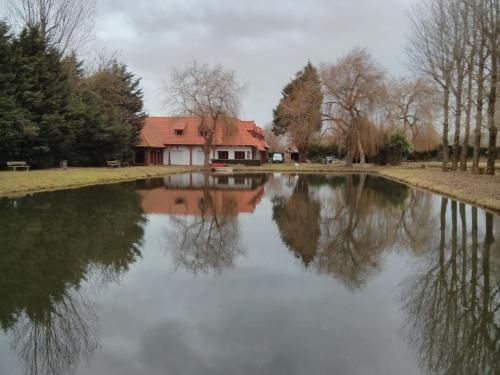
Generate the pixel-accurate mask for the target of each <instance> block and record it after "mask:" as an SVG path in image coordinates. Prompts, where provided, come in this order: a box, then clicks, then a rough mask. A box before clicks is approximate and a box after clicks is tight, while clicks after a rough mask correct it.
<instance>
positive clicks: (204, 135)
mask: <svg viewBox="0 0 500 375" xmlns="http://www.w3.org/2000/svg"><path fill="white" fill-rule="evenodd" d="M200 135H201V136H202V137H206V136H207V135H208V131H206V130H200Z"/></svg>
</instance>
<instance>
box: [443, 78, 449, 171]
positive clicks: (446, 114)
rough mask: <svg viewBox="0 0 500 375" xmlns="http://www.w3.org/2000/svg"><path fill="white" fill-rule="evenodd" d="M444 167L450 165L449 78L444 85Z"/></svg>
mask: <svg viewBox="0 0 500 375" xmlns="http://www.w3.org/2000/svg"><path fill="white" fill-rule="evenodd" d="M443 111H444V116H443V168H446V167H447V166H448V163H449V161H450V156H449V149H448V125H449V121H450V118H449V111H450V83H449V80H448V81H447V82H446V85H445V86H444V103H443Z"/></svg>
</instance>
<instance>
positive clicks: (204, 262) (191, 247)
mask: <svg viewBox="0 0 500 375" xmlns="http://www.w3.org/2000/svg"><path fill="white" fill-rule="evenodd" d="M223 199H224V200H223V202H221V205H220V207H222V209H218V207H219V205H218V206H216V204H215V200H214V197H213V192H212V191H211V190H210V188H209V184H208V175H206V176H205V186H204V188H203V198H202V199H200V201H199V202H198V204H199V209H200V215H195V216H173V217H171V222H172V224H173V225H172V228H171V229H170V230H169V232H168V234H167V236H168V238H169V243H170V248H171V250H172V253H173V257H174V263H175V264H176V266H177V267H180V266H181V267H184V268H186V269H188V270H190V271H191V272H193V273H194V274H198V273H200V272H201V273H209V272H214V273H216V274H220V273H221V272H222V271H224V270H226V269H230V268H233V267H234V263H235V260H236V259H237V258H238V257H239V256H240V255H242V254H244V250H243V249H242V247H241V245H240V232H239V227H238V218H237V214H238V212H237V209H238V202H236V201H235V200H234V197H231V196H223Z"/></svg>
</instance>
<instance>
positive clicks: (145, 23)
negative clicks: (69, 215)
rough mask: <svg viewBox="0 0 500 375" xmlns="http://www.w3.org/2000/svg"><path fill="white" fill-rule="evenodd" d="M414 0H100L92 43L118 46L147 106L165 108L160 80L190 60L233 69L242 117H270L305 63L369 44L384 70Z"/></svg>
mask: <svg viewBox="0 0 500 375" xmlns="http://www.w3.org/2000/svg"><path fill="white" fill-rule="evenodd" d="M413 2H414V0H296V1H294V0H275V1H271V0H254V1H234V0H188V1H185V0H170V1H165V0H148V1H142V2H138V1H134V0H121V1H120V0H108V1H104V0H102V1H100V2H99V8H98V19H97V23H96V34H97V38H96V40H95V45H94V47H95V48H96V49H101V48H106V49H108V50H118V51H120V53H121V56H122V59H123V60H124V61H125V62H126V63H128V64H129V66H130V67H131V68H132V69H133V70H134V71H135V72H136V73H137V74H138V75H139V76H141V77H143V83H144V88H145V101H146V109H147V110H148V111H149V112H150V113H152V114H164V113H168V109H166V108H164V105H163V101H162V100H161V95H160V94H161V87H162V82H163V81H164V80H165V79H166V78H167V77H168V72H169V70H170V69H171V68H172V67H173V66H179V65H181V66H182V65H184V64H187V63H189V62H191V61H192V60H193V59H196V60H200V61H208V62H221V63H222V64H224V65H226V66H227V67H229V68H231V69H234V70H236V71H237V72H238V75H239V77H240V79H241V81H243V82H244V83H246V84H247V86H248V90H247V93H246V95H244V97H243V98H242V103H243V109H242V116H243V117H246V118H248V119H255V120H257V121H258V122H259V123H260V124H261V125H264V124H265V123H267V122H269V121H270V120H271V111H272V108H273V107H274V106H275V105H276V103H277V101H278V100H279V97H280V91H281V88H282V87H283V86H284V85H285V84H286V82H287V81H288V80H289V79H290V78H291V77H292V76H293V75H294V73H295V72H296V71H297V70H299V69H301V68H302V66H304V65H305V64H306V62H307V60H308V59H310V60H311V61H312V62H313V63H316V64H319V63H321V62H330V61H335V60H336V59H337V58H339V57H340V56H341V55H342V54H344V53H346V52H347V51H348V50H349V49H350V48H352V47H354V46H364V47H368V48H369V49H370V50H371V51H372V52H373V53H374V55H375V57H376V58H377V59H378V60H379V61H380V63H381V64H382V65H383V66H384V67H385V68H386V69H387V70H389V71H390V72H394V73H396V74H399V73H401V72H404V69H403V66H402V63H401V58H402V51H403V48H404V43H405V32H406V27H407V19H406V14H405V13H406V10H407V9H408V6H409V5H410V4H411V3H413Z"/></svg>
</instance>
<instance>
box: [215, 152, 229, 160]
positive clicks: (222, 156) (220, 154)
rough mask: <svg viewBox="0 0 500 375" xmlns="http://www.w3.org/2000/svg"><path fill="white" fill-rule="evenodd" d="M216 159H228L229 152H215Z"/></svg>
mask: <svg viewBox="0 0 500 375" xmlns="http://www.w3.org/2000/svg"><path fill="white" fill-rule="evenodd" d="M217 159H222V160H227V159H229V152H227V151H217Z"/></svg>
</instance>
